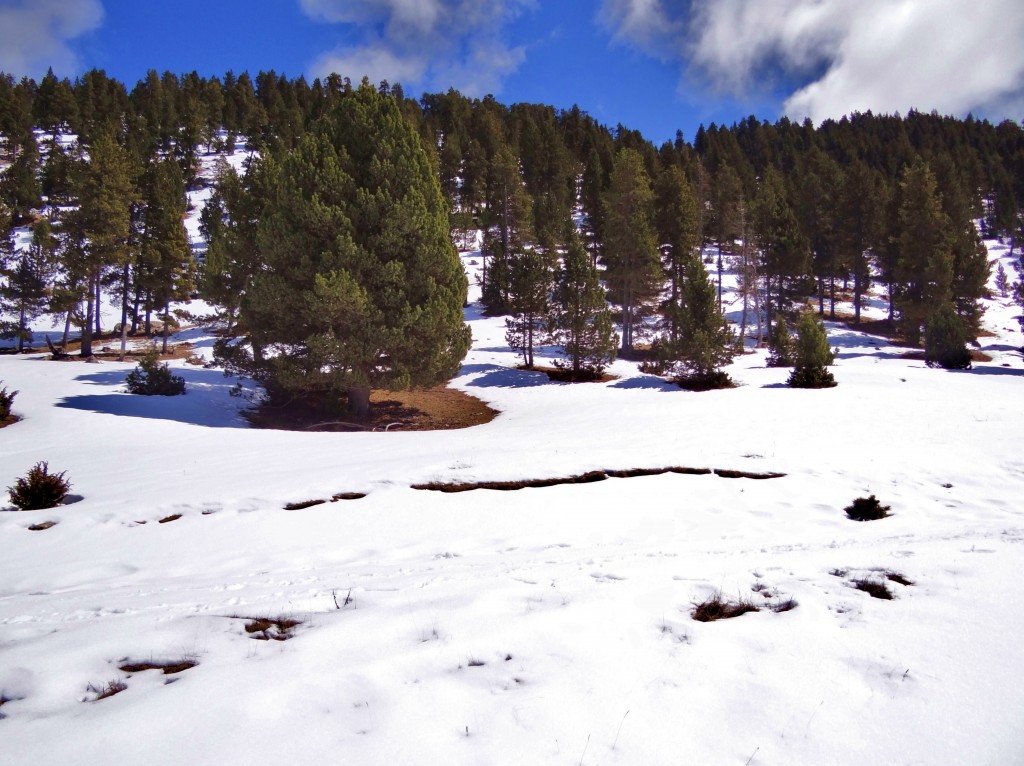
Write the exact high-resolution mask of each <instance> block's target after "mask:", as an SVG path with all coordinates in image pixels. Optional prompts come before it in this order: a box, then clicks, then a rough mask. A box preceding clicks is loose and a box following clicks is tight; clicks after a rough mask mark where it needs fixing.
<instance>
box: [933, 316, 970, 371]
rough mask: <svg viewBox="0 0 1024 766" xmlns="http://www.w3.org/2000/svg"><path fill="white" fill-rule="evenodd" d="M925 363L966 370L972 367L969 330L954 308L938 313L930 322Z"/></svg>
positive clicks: (947, 368) (949, 368) (948, 368)
mask: <svg viewBox="0 0 1024 766" xmlns="http://www.w3.org/2000/svg"><path fill="white" fill-rule="evenodd" d="M924 361H925V364H927V365H928V366H929V367H942V368H944V369H946V370H966V369H969V368H970V366H971V352H970V351H969V350H968V348H967V328H966V327H965V326H964V321H963V320H962V319H961V318H960V317H959V316H957V314H956V312H955V311H953V309H952V307H949V306H947V307H945V308H943V309H940V310H939V311H936V312H935V314H933V315H932V317H931V319H929V321H928V326H927V328H926V329H925V339H924Z"/></svg>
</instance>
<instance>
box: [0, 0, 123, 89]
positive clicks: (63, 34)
mask: <svg viewBox="0 0 1024 766" xmlns="http://www.w3.org/2000/svg"><path fill="white" fill-rule="evenodd" d="M102 20H103V6H102V4H101V3H100V2H99V0H16V1H15V2H3V3H2V4H0V29H2V30H4V31H3V45H0V71H4V72H7V73H8V74H13V75H17V76H22V75H24V76H29V77H39V76H41V75H43V74H45V73H46V69H47V67H53V71H54V72H56V73H57V74H63V75H71V74H74V73H75V72H77V71H78V69H79V62H78V59H77V57H76V56H75V53H74V51H72V50H71V48H70V47H69V46H68V42H69V41H70V40H73V39H74V38H76V37H78V36H79V35H82V34H84V33H86V32H89V31H90V30H93V29H95V28H96V27H98V26H99V25H100V22H101V21H102Z"/></svg>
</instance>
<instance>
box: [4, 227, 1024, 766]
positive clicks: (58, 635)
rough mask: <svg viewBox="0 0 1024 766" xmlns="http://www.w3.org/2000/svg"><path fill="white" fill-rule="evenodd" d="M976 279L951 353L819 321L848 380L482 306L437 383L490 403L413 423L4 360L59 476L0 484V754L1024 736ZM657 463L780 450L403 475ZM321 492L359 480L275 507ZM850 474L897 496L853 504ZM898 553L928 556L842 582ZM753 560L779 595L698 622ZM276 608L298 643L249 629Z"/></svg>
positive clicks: (1014, 515)
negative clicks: (474, 411) (859, 508)
mask: <svg viewBox="0 0 1024 766" xmlns="http://www.w3.org/2000/svg"><path fill="white" fill-rule="evenodd" d="M988 245H989V248H990V253H991V255H992V257H993V258H1003V259H1004V260H1005V261H1006V267H1007V269H1008V271H1010V273H1011V274H1012V273H1013V272H1012V270H1011V269H1010V264H1009V259H1008V258H1007V256H1006V254H1005V248H1002V247H1001V246H1000V245H999V244H998V243H995V242H990V243H988ZM462 257H463V262H464V263H465V265H466V267H467V270H468V271H470V272H471V273H473V272H474V270H475V269H477V268H478V267H479V253H477V252H464V253H463V254H462ZM473 261H477V263H476V265H474V264H473V263H472V262H473ZM727 287H729V284H728V283H727ZM476 296H477V291H476V288H474V294H473V297H476ZM727 297H728V298H729V300H732V298H733V296H732V295H731V294H727ZM988 305H989V308H988V312H987V313H986V316H985V322H986V326H987V327H988V328H989V329H990V330H991V331H992V332H993V333H994V335H993V336H990V337H988V336H986V337H984V338H982V349H983V350H984V351H986V352H987V353H989V354H990V355H991V356H992V357H993V361H992V362H984V363H978V364H976V365H975V367H974V369H973V370H971V371H964V372H944V371H938V370H931V369H928V368H926V367H925V366H924V364H923V362H921V361H916V360H913V359H909V358H905V357H904V354H905V351H906V349H902V348H899V347H896V346H893V345H892V344H891V343H890V342H889V341H887V340H885V339H883V338H879V337H873V336H870V335H867V334H864V333H859V332H855V331H853V330H850V329H848V328H847V327H846V326H844V325H841V324H838V323H828V324H827V327H828V331H829V337H830V340H831V342H832V344H833V345H834V346H837V347H838V348H839V354H838V358H837V362H836V365H835V367H834V368H833V372H834V375H835V377H836V379H837V380H838V382H839V385H838V387H837V388H834V389H830V390H824V391H798V390H790V389H788V388H787V387H785V385H784V383H785V379H786V377H787V375H788V371H787V370H784V369H781V370H780V369H770V368H766V367H765V353H764V351H763V350H762V351H757V352H755V353H751V354H747V355H744V356H742V357H740V358H738V359H737V360H736V362H735V363H734V364H733V365H732V366H731V367H730V368H729V370H728V371H729V373H730V374H731V375H732V376H733V378H735V379H736V380H737V381H738V382H739V383H740V386H739V387H738V388H736V389H732V390H727V391H713V392H707V393H700V394H696V393H689V392H685V391H681V390H679V389H678V388H675V387H673V386H670V385H668V384H666V383H665V382H663V381H661V380H660V379H658V378H655V377H653V376H649V375H644V374H642V373H640V372H638V370H637V368H636V365H635V364H634V363H631V362H625V361H618V362H616V363H615V364H614V365H613V366H612V367H611V369H610V372H612V373H613V374H615V375H616V376H618V377H617V379H615V380H612V381H609V382H607V383H591V384H578V385H570V384H559V383H552V382H550V381H549V380H548V378H547V377H546V376H544V375H543V374H541V373H531V372H524V371H519V370H515V369H513V367H514V365H515V364H516V363H517V359H516V357H515V354H514V353H513V352H511V351H510V350H509V349H508V348H507V346H506V344H505V342H504V326H503V320H502V319H500V318H485V317H483V316H481V315H480V312H479V307H478V306H476V305H475V304H474V305H471V306H470V307H469V308H467V318H468V320H469V322H470V324H471V326H472V329H473V337H474V346H473V350H472V351H471V352H470V354H469V356H468V357H467V358H466V360H465V362H464V364H463V367H462V370H461V372H460V374H459V376H458V377H457V378H456V379H455V380H454V381H453V382H452V384H451V385H452V386H453V387H455V388H458V389H461V390H463V391H466V392H468V393H470V394H473V395H474V396H477V397H479V398H481V399H483V400H484V401H486V402H487V403H488V404H490V405H491V406H493V407H494V408H496V409H498V410H499V411H500V412H501V414H500V415H499V416H498V417H497V418H496V419H495V420H494V421H492V422H491V423H488V424H485V425H481V426H476V427H473V428H468V429H464V430H458V431H440V432H432V433H425V432H418V433H401V432H391V433H358V434H353V433H292V432H273V431H261V430H253V429H249V428H247V426H246V422H245V421H244V419H243V418H242V417H241V416H240V414H239V413H240V410H241V409H243V408H244V407H245V406H246V405H247V404H248V401H247V398H246V396H241V397H240V396H236V395H232V390H233V388H234V386H235V384H236V382H237V381H235V380H234V379H231V378H226V377H224V376H223V375H222V373H221V372H220V371H219V370H215V369H204V368H201V367H195V366H191V365H188V364H185V363H184V362H173V363H172V367H174V368H175V373H176V374H180V375H183V376H185V378H186V380H187V383H188V393H187V394H186V395H185V396H184V397H176V398H169V399H163V398H159V397H153V398H143V397H134V396H131V395H129V394H127V393H125V391H124V382H123V381H124V376H125V375H126V373H127V371H128V370H129V369H131V365H128V364H119V363H116V362H104V363H102V364H98V365H91V364H81V363H75V362H69V363H55V362H50V361H46V360H45V358H44V356H43V355H38V354H37V355H25V356H20V357H19V356H14V355H5V356H0V380H2V381H3V385H5V386H6V387H7V388H8V389H9V390H10V389H17V390H19V391H20V393H19V395H18V397H17V399H16V400H15V403H14V410H15V412H16V413H17V414H18V415H20V416H21V418H22V420H21V421H20V422H17V423H15V424H13V425H11V426H8V427H7V428H4V429H3V430H0V476H2V477H6V481H7V482H10V483H13V480H14V479H15V478H16V477H17V476H21V475H24V473H25V472H26V471H27V469H28V468H29V467H31V466H32V465H33V464H34V463H35V462H37V461H40V460H47V461H49V464H50V467H51V469H53V470H66V471H67V475H68V477H69V478H70V480H71V481H72V483H73V489H72V492H73V497H72V500H73V501H74V502H71V503H69V504H68V505H66V506H64V507H61V508H58V509H53V510H47V511H35V512H15V511H13V510H10V509H8V511H7V512H0V550H2V551H3V555H2V558H0V567H2V570H0V571H2V575H0V693H2V695H3V698H4V699H7V700H9V701H7V702H6V703H5V704H3V705H2V707H0V715H3V716H5V718H4V720H3V721H0V732H2V741H3V751H2V752H3V757H2V758H0V760H2V761H3V762H5V763H7V762H9V763H18V764H21V763H25V764H28V763H32V764H95V763H137V762H143V761H144V762H146V763H149V764H152V765H153V766H156V765H157V764H178V763H186V762H187V763H194V764H223V763H251V762H261V763H267V762H282V761H284V762H297V763H307V762H308V763H321V762H323V763H352V764H368V763H403V764H435V763H441V762H443V763H450V764H482V763H486V764H503V763H516V764H520V763H530V764H662V763H664V764H669V763H673V764H674V763H702V764H703V763H707V764H716V763H738V764H750V765H751V766H753V765H754V764H812V763H814V764H819V763H829V764H840V765H841V764H864V763H907V764H939V763H972V764H1014V763H1017V764H1022V763H1024V716H1022V715H1021V711H1022V710H1024V688H1022V686H1021V684H1020V683H1019V681H1018V679H1019V678H1021V677H1022V676H1024V654H1022V653H1021V652H1020V650H1019V634H1020V630H1021V626H1022V621H1024V620H1022V617H1021V614H1022V612H1024V595H1022V590H1021V588H1020V586H1019V584H1018V583H1017V582H1016V577H1017V575H1018V567H1019V565H1020V562H1021V560H1022V558H1021V553H1022V548H1021V545H1022V543H1024V515H1022V510H1021V507H1020V497H1021V489H1022V486H1024V458H1022V457H1021V455H1022V454H1024V449H1022V448H1024V435H1022V434H1024V428H1022V426H1024V415H1022V412H1021V408H1020V406H1019V402H1020V386H1021V384H1022V380H1021V376H1022V375H1024V362H1022V359H1021V354H1020V352H1019V348H1020V346H1021V345H1022V342H1024V339H1022V337H1021V333H1020V328H1019V326H1018V324H1017V322H1016V319H1015V316H1016V314H1017V313H1018V312H1019V309H1017V308H1016V307H1014V306H1013V305H1012V304H1011V303H1010V302H1009V301H1008V300H1006V299H1002V298H998V299H995V300H993V301H990V302H988ZM186 308H188V309H189V310H190V311H193V313H196V314H205V313H209V310H210V307H207V306H202V305H194V306H189V307H186ZM734 308H738V306H735V307H734ZM176 339H188V340H190V341H191V342H192V343H194V344H195V345H196V347H197V352H198V353H199V354H200V355H202V356H205V357H206V358H211V354H212V342H213V337H212V335H210V334H209V332H207V331H206V330H204V329H203V328H201V327H197V328H192V329H189V330H186V331H185V332H184V333H182V334H180V335H179V336H177V338H176ZM550 352H551V350H550V349H545V350H542V352H541V356H542V357H543V356H545V355H550ZM243 390H244V391H245V392H248V394H249V395H252V394H254V393H255V392H253V391H252V389H251V388H243ZM659 466H690V467H709V468H728V469H739V470H744V471H754V472H768V471H778V472H782V473H785V474H786V476H785V477H783V478H779V479H771V480H761V481H757V480H751V479H725V478H721V477H719V476H715V475H679V474H663V475H659V476H649V477H637V478H629V479H615V478H611V479H607V480H605V481H602V482H598V483H594V484H579V485H563V486H556V487H549V488H542V489H524V490H520V491H516V492H497V491H489V490H479V491H473V492H465V493H460V494H442V493H436V492H425V491H418V490H415V489H412V488H411V485H413V484H417V483H423V482H431V481H443V482H449V481H459V482H469V481H500V480H515V479H529V478H544V477H561V476H571V475H574V474H578V473H582V472H585V471H588V470H593V469H612V468H614V469H628V468H653V467H659ZM340 492H364V493H366V497H365V498H363V499H358V500H339V501H337V502H328V503H324V504H321V505H316V506H313V507H310V508H306V509H303V510H296V511H286V510H284V505H285V504H287V503H289V502H297V501H303V500H309V499H317V498H325V499H326V498H330V497H331V496H332V495H334V494H336V493H340ZM872 493H873V494H876V495H877V496H878V498H879V499H880V500H881V501H882V502H883V503H885V504H888V505H891V506H892V510H893V515H892V516H891V517H890V518H887V519H884V520H880V521H874V522H867V523H855V522H852V521H849V520H847V519H846V517H845V515H844V514H843V511H842V509H843V507H844V506H845V505H848V504H849V503H850V502H851V501H852V500H853V499H854V498H855V497H858V496H866V495H868V494H872ZM177 514H180V518H178V519H177V520H174V521H167V522H165V523H160V521H161V520H162V519H167V518H168V517H171V516H174V515H177ZM44 521H56V522H58V524H57V525H56V526H54V527H52V528H50V529H47V530H45V531H29V530H28V527H29V526H30V525H34V524H39V523H41V522H44ZM886 573H898V574H900V575H903V576H905V577H906V578H908V579H909V580H910V581H913V583H914V584H913V585H900V584H898V583H893V582H890V583H889V586H890V588H891V589H892V590H893V591H894V593H895V599H894V600H892V601H882V600H878V599H873V598H871V597H870V596H869V595H868V594H867V593H864V592H862V591H859V590H856V589H855V588H854V587H853V585H852V582H853V580H855V579H858V578H869V579H875V580H878V581H882V580H884V578H885V575H886ZM755 586H756V587H757V588H758V589H761V590H764V591H765V592H766V593H768V594H769V595H771V596H772V602H777V601H779V600H784V599H787V598H793V599H795V600H796V602H797V604H798V606H797V607H796V608H795V609H793V610H791V611H787V612H781V613H773V612H771V611H767V610H764V611H761V612H758V613H754V614H747V615H743V616H741V617H738V618H735V619H731V620H723V621H719V622H712V623H699V622H695V621H694V620H692V619H691V617H690V612H691V610H692V608H693V605H694V604H695V603H698V602H700V601H702V600H703V599H705V598H706V597H708V596H709V595H711V594H713V593H716V592H721V593H722V595H723V596H724V597H726V598H730V599H732V600H740V599H746V600H752V601H755V602H758V601H762V602H765V603H767V601H768V600H767V599H765V598H764V596H762V595H760V593H759V592H755V591H754V590H753V589H754V587H755ZM347 598H350V599H351V601H350V602H349V603H346V599H347ZM279 616H285V617H290V618H294V619H297V620H300V621H301V625H299V626H298V627H297V628H296V629H295V630H294V635H293V637H292V638H290V639H289V640H287V641H280V642H279V641H260V640H254V639H253V638H252V637H250V636H249V634H247V633H246V631H245V629H244V625H245V622H246V620H245V619H244V618H252V617H279ZM182 658H190V659H193V660H195V661H196V662H198V665H197V666H196V667H194V668H192V669H189V670H185V671H184V672H181V673H179V674H176V675H169V676H164V675H161V674H160V672H159V671H157V670H148V671H142V672H136V673H131V674H128V673H125V672H122V671H120V670H119V669H118V666H119V665H121V664H123V663H124V662H125V661H127V660H132V661H141V660H160V661H162V660H166V661H178V660H181V659H182ZM116 680H121V681H124V682H125V683H126V684H127V689H126V690H125V691H123V692H121V693H120V694H117V695H115V696H113V697H110V698H108V699H103V700H99V701H94V698H95V697H96V694H95V693H94V692H91V691H89V687H90V685H91V686H92V687H93V688H103V687H104V686H106V685H107V684H108V683H110V682H112V681H116Z"/></svg>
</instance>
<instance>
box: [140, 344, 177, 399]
mask: <svg viewBox="0 0 1024 766" xmlns="http://www.w3.org/2000/svg"><path fill="white" fill-rule="evenodd" d="M125 383H126V384H127V385H128V391H129V393H132V394H141V395H143V396H178V395H179V394H183V393H185V379H184V378H182V377H179V376H178V375H172V374H171V369H170V367H168V366H167V363H166V362H165V363H164V364H160V361H159V356H158V355H157V353H156V351H155V350H153V351H149V352H148V353H147V354H146V355H145V356H144V357H143V358H142V360H141V361H140V362H139V365H138V367H136V368H135V369H134V370H132V371H131V372H129V373H128V377H127V379H126V380H125Z"/></svg>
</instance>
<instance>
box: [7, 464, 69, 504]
mask: <svg viewBox="0 0 1024 766" xmlns="http://www.w3.org/2000/svg"><path fill="white" fill-rule="evenodd" d="M64 473H65V472H64V471H61V472H60V473H50V466H49V464H48V463H45V462H42V463H36V464H35V466H34V467H33V468H32V469H31V470H30V471H29V472H28V475H26V476H25V477H23V478H20V479H18V480H17V481H15V482H14V486H13V487H8V488H7V491H8V492H9V493H10V494H11V502H12V503H13V504H14V507H15V508H19V509H21V510H23V511H40V510H43V509H44V508H55V507H56V506H58V505H60V504H61V502H63V500H64V498H65V497H67V495H68V490H70V489H71V482H69V481H68V480H67V479H65V478H64Z"/></svg>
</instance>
